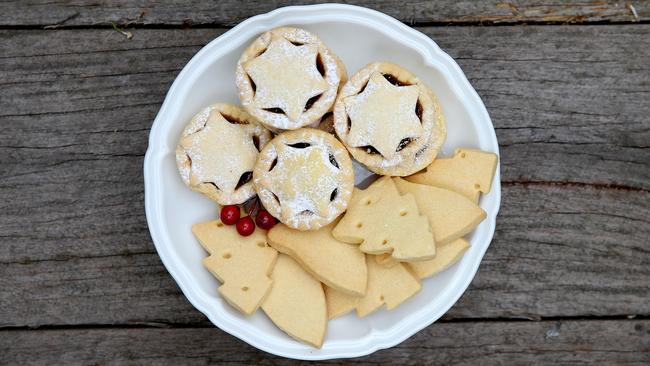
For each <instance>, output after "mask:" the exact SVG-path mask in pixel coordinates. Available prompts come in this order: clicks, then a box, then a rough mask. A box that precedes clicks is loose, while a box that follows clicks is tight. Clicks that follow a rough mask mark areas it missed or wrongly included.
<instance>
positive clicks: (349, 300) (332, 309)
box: [325, 286, 365, 319]
mask: <svg viewBox="0 0 650 366" xmlns="http://www.w3.org/2000/svg"><path fill="white" fill-rule="evenodd" d="M364 293H365V289H364ZM358 299H359V298H358V297H356V296H352V295H350V294H346V293H345V292H341V291H338V290H335V289H333V288H331V287H327V286H325V300H327V318H328V319H334V318H336V317H339V316H341V315H343V314H346V313H348V312H350V311H352V310H354V309H355V308H356V307H357V301H358Z"/></svg>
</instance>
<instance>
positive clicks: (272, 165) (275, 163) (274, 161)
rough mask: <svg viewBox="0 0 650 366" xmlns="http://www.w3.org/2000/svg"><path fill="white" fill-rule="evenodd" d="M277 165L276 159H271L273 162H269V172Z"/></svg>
mask: <svg viewBox="0 0 650 366" xmlns="http://www.w3.org/2000/svg"><path fill="white" fill-rule="evenodd" d="M277 164H278V158H275V159H273V161H272V162H271V166H270V167H269V171H271V170H273V168H275V166H276V165H277Z"/></svg>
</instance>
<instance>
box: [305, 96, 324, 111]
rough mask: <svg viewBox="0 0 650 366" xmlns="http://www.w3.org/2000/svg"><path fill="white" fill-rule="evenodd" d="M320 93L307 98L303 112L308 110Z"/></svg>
mask: <svg viewBox="0 0 650 366" xmlns="http://www.w3.org/2000/svg"><path fill="white" fill-rule="evenodd" d="M321 95H323V94H318V95H315V96H313V97H311V98H309V100H308V101H307V103H305V112H306V111H308V110H309V109H310V108H311V107H312V106H313V105H314V103H316V102H317V101H318V100H319V99H320V97H321Z"/></svg>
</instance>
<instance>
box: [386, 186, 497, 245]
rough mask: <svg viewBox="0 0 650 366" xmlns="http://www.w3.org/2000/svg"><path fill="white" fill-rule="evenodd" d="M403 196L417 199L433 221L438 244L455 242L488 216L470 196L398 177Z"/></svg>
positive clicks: (430, 220)
mask: <svg viewBox="0 0 650 366" xmlns="http://www.w3.org/2000/svg"><path fill="white" fill-rule="evenodd" d="M394 182H395V185H396V186H397V189H398V190H399V192H400V193H402V194H411V195H412V196H413V197H415V201H416V202H417V206H418V207H419V208H420V212H422V214H424V215H425V216H426V217H428V218H429V224H431V229H432V231H433V235H434V237H435V239H436V244H437V245H443V244H446V243H449V242H452V241H454V240H456V239H458V238H460V237H462V236H464V235H465V234H467V233H469V232H470V231H472V230H474V228H475V227H476V226H477V225H478V224H479V223H480V222H481V221H483V220H484V219H485V218H486V217H487V214H486V213H485V211H483V209H481V208H480V207H479V206H478V205H477V204H476V203H474V202H473V201H471V200H470V199H468V198H467V197H465V196H463V195H461V194H459V193H456V192H453V191H449V190H446V189H442V188H438V187H433V186H428V185H424V184H416V183H411V182H408V181H406V180H404V179H401V178H394Z"/></svg>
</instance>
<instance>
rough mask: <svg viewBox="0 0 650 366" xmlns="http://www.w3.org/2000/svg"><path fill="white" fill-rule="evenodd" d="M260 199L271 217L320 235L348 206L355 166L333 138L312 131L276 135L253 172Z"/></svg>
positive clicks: (323, 133) (305, 129)
mask: <svg viewBox="0 0 650 366" xmlns="http://www.w3.org/2000/svg"><path fill="white" fill-rule="evenodd" d="M253 182H254V184H255V188H256V190H257V194H258V196H259V197H260V199H261V200H262V203H263V204H264V207H265V208H266V209H267V210H268V211H269V213H270V214H271V215H273V216H275V217H276V218H278V220H280V221H281V222H282V223H284V224H285V225H287V226H289V227H291V228H293V229H297V230H317V229H319V228H321V227H322V226H324V225H327V224H329V223H330V222H332V221H333V220H334V219H335V218H336V217H337V216H338V215H340V214H341V212H343V211H344V210H345V208H346V207H347V206H348V202H349V201H350V197H351V195H352V189H353V187H354V170H353V169H352V160H351V159H350V156H349V155H348V152H347V151H346V150H345V148H344V147H343V145H341V143H340V142H339V141H338V140H337V139H336V138H334V136H332V135H330V134H328V133H326V132H323V131H320V130H316V129H312V128H302V129H300V130H296V131H286V132H283V133H281V134H279V135H277V136H276V137H275V138H274V139H273V140H272V141H271V142H270V143H268V144H267V145H266V147H265V148H264V149H263V150H262V152H261V153H260V156H259V158H258V160H257V163H256V164H255V169H254V170H253Z"/></svg>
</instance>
